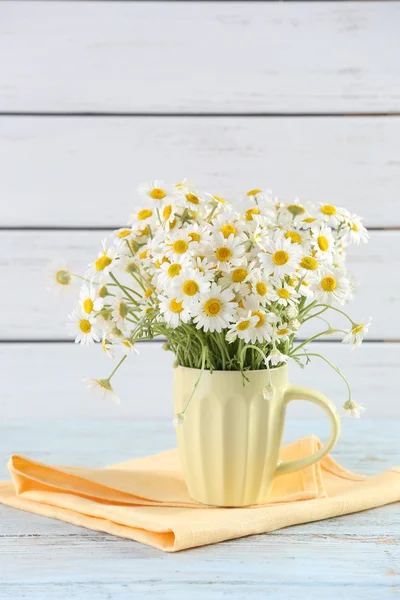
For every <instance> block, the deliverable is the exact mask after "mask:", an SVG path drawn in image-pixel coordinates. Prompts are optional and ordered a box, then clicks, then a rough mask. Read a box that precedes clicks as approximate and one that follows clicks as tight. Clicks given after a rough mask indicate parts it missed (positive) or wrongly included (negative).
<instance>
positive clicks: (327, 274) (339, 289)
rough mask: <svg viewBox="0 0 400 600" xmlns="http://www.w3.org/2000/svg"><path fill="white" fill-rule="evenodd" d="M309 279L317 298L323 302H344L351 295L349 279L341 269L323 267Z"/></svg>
mask: <svg viewBox="0 0 400 600" xmlns="http://www.w3.org/2000/svg"><path fill="white" fill-rule="evenodd" d="M309 281H310V284H311V286H312V289H313V292H314V294H315V296H316V298H317V299H318V300H319V302H322V303H323V304H332V303H333V302H337V303H338V304H344V303H345V302H346V301H347V300H348V299H349V297H350V284H349V280H348V279H347V278H346V277H345V276H344V275H343V272H342V271H341V270H339V269H335V268H333V269H321V270H320V272H319V273H318V274H316V275H315V276H314V275H313V276H312V279H310V280H309Z"/></svg>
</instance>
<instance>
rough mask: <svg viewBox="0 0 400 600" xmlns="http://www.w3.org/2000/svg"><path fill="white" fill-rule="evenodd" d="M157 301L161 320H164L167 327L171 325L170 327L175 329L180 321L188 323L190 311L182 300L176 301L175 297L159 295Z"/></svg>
mask: <svg viewBox="0 0 400 600" xmlns="http://www.w3.org/2000/svg"><path fill="white" fill-rule="evenodd" d="M159 302H160V312H161V315H162V320H163V321H165V322H166V323H167V324H168V325H169V327H172V329H176V327H179V325H180V324H181V323H182V322H183V323H188V321H189V320H190V317H191V314H190V311H189V309H188V308H187V307H186V306H184V304H183V302H182V301H181V302H178V301H177V299H176V298H168V297H167V296H160V297H159Z"/></svg>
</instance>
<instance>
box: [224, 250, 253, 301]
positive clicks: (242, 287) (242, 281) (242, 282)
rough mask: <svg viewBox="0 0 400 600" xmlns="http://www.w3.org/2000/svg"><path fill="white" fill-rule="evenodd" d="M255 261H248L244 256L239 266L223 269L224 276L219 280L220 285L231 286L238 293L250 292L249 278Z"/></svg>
mask: <svg viewBox="0 0 400 600" xmlns="http://www.w3.org/2000/svg"><path fill="white" fill-rule="evenodd" d="M253 266H254V263H250V264H249V263H248V261H247V259H246V258H244V259H243V261H242V262H241V264H240V266H239V267H235V268H232V269H229V270H227V271H224V270H223V271H222V276H221V278H220V279H219V280H218V285H220V286H222V287H223V288H226V287H228V286H229V287H230V289H231V290H233V291H234V292H236V293H239V294H241V295H244V294H246V293H248V292H249V290H250V287H249V280H250V276H251V271H252V268H253Z"/></svg>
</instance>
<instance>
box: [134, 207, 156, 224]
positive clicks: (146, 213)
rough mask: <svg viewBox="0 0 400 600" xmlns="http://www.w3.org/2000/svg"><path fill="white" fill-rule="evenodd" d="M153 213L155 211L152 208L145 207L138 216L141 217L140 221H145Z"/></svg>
mask: <svg viewBox="0 0 400 600" xmlns="http://www.w3.org/2000/svg"><path fill="white" fill-rule="evenodd" d="M152 214H153V211H152V210H150V208H144V209H143V210H139V212H138V214H137V218H138V219H139V221H144V220H145V219H149V218H150V217H151V215H152Z"/></svg>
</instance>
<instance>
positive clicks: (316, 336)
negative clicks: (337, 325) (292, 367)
mask: <svg viewBox="0 0 400 600" xmlns="http://www.w3.org/2000/svg"><path fill="white" fill-rule="evenodd" d="M331 333H347V331H343V329H325V331H321V332H320V333H316V334H315V335H313V336H312V337H310V338H308V340H306V341H305V342H303V343H301V344H299V346H296V347H295V348H294V350H293V351H292V352H291V353H290V354H289V356H292V355H294V354H295V353H296V352H297V351H298V350H300V348H303V347H304V346H306V345H307V344H309V343H310V342H312V341H313V340H316V339H317V338H319V337H321V335H328V334H331Z"/></svg>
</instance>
